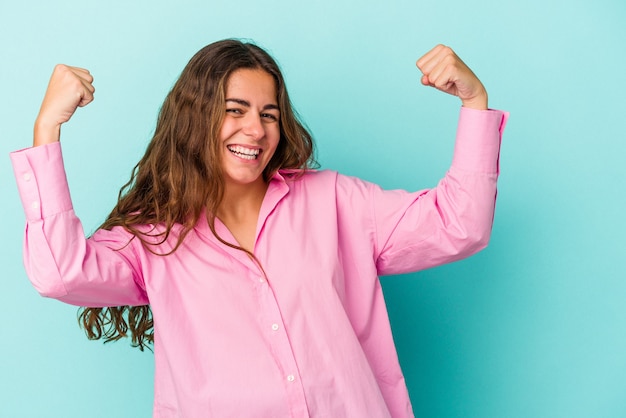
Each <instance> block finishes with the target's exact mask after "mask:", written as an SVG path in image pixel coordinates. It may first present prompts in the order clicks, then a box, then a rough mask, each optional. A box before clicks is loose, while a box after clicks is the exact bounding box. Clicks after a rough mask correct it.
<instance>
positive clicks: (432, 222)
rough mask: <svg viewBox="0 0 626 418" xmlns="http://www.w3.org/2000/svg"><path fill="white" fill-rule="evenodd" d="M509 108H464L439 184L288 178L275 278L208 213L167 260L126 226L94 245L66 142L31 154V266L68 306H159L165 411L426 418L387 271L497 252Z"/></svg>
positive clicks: (278, 190) (262, 228)
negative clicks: (406, 186) (388, 295)
mask: <svg viewBox="0 0 626 418" xmlns="http://www.w3.org/2000/svg"><path fill="white" fill-rule="evenodd" d="M507 116H508V115H507V114H506V113H503V112H500V111H492V110H490V111H476V110H471V109H462V110H461V115H460V120H459V129H458V133H457V142H456V146H455V153H454V158H453V163H452V166H451V168H450V170H449V172H448V173H447V174H446V176H445V178H444V179H443V180H441V182H440V183H439V185H438V186H437V187H436V188H434V189H432V190H424V191H419V192H415V193H408V192H405V191H400V190H395V191H383V190H381V189H380V188H379V187H378V186H376V185H374V184H370V183H367V182H364V181H361V180H359V179H356V178H351V177H346V176H342V175H340V174H337V173H335V172H331V171H319V172H310V173H307V174H305V175H304V176H303V177H302V178H300V179H298V180H292V179H290V177H289V176H288V175H287V174H286V173H282V174H277V175H275V176H274V177H273V178H272V180H271V182H270V185H269V188H268V190H267V194H266V196H265V200H264V202H263V205H262V208H261V212H260V215H259V220H258V225H257V231H256V243H255V248H254V253H255V255H256V257H257V258H258V259H259V260H260V262H261V264H262V265H263V268H264V269H265V273H266V274H264V273H263V271H262V270H261V269H260V268H259V267H258V266H257V265H255V263H253V262H252V261H251V260H250V259H249V258H248V256H247V255H246V254H245V253H243V252H241V251H237V250H234V249H232V248H230V247H227V246H224V245H223V244H221V243H220V242H219V241H218V240H217V239H216V238H215V237H214V236H213V235H212V234H211V232H210V230H209V228H208V225H207V222H206V219H204V220H202V221H201V222H199V223H198V225H197V226H196V227H195V229H194V230H193V231H192V232H191V233H190V234H189V235H188V237H187V238H186V239H185V241H184V243H183V245H182V246H181V247H180V248H179V249H178V250H177V251H176V252H175V253H173V254H172V255H168V256H165V257H163V256H157V255H154V254H152V253H150V252H149V251H147V250H146V249H145V248H143V247H142V245H141V244H140V242H139V241H138V240H132V241H130V245H126V244H127V243H128V242H129V239H130V238H131V236H130V235H129V234H128V233H127V232H126V231H124V230H123V229H122V228H119V227H118V228H114V229H113V230H112V231H105V230H99V231H97V232H96V233H95V234H94V236H93V237H91V238H90V239H85V236H84V232H83V228H82V226H81V223H80V221H79V219H78V218H77V217H76V215H75V214H74V211H73V209H72V202H71V200H70V194H69V190H68V186H67V181H66V177H65V171H64V167H63V161H62V156H61V147H60V145H59V144H58V143H56V144H51V145H47V146H42V147H37V148H31V149H27V150H23V151H18V152H15V153H13V154H11V158H12V161H13V165H14V170H15V175H16V178H17V182H18V187H19V191H20V195H21V198H22V202H23V205H24V209H25V212H26V218H27V225H26V237H25V244H24V245H25V247H24V261H25V266H26V270H27V273H28V276H29V277H30V279H31V281H32V283H33V285H34V286H35V288H36V289H37V290H38V291H39V292H40V293H41V294H42V295H44V296H48V297H53V298H57V299H59V300H61V301H64V302H67V303H71V304H76V305H83V306H107V305H139V304H147V303H150V305H151V307H152V310H153V315H154V328H155V342H154V356H155V362H156V363H155V398H154V416H155V417H160V418H174V417H176V418H182V417H184V418H200V417H203V418H204V417H220V418H224V417H237V418H242V417H254V418H262V417H267V418H269V417H271V418H276V417H316V418H322V417H333V418H337V417H398V418H400V417H411V416H413V412H412V409H411V404H410V401H409V396H408V393H407V388H406V385H405V381H404V377H403V375H402V371H401V370H400V366H399V363H398V358H397V355H396V350H395V346H394V343H393V339H392V335H391V329H390V325H389V320H388V317H387V310H386V307H385V301H384V299H383V294H382V292H381V286H380V283H379V279H378V276H380V275H388V274H398V273H406V272H412V271H416V270H420V269H425V268H428V267H433V266H436V265H440V264H443V263H447V262H451V261H454V260H458V259H460V258H463V257H466V256H468V255H470V254H472V253H475V252H476V251H478V250H480V249H482V248H483V247H485V245H486V244H487V241H488V239H489V235H490V231H491V225H492V220H493V215H494V203H495V196H496V178H497V174H498V155H499V148H500V139H501V134H502V131H503V129H504V125H505V122H506V119H507ZM216 228H217V231H218V233H219V234H220V235H221V236H222V237H223V238H225V239H226V240H229V241H231V242H234V238H233V237H232V235H231V234H230V233H229V231H228V229H227V228H226V227H225V226H224V225H223V224H222V223H220V222H219V221H218V222H217V224H216ZM174 241H175V237H171V239H170V240H169V242H167V243H165V244H163V246H162V250H161V251H163V252H166V251H169V250H170V249H171V246H172V244H173V243H174ZM113 250H118V251H113Z"/></svg>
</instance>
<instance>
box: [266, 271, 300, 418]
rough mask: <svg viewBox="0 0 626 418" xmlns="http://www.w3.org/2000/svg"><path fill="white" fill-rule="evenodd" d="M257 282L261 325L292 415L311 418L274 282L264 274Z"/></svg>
mask: <svg viewBox="0 0 626 418" xmlns="http://www.w3.org/2000/svg"><path fill="white" fill-rule="evenodd" d="M256 281H257V285H258V289H259V305H260V307H261V315H260V326H261V327H262V328H263V333H264V335H266V336H267V341H268V343H269V345H270V349H271V353H272V356H273V358H274V361H275V362H276V366H277V367H278V369H279V370H280V373H281V374H282V382H283V386H284V388H285V393H286V395H287V402H288V405H289V412H290V415H291V416H292V417H307V416H309V415H308V408H307V405H306V398H305V396H304V387H303V385H302V379H301V376H300V372H299V369H298V365H297V362H296V358H295V356H294V353H293V348H292V346H291V342H290V341H289V335H288V332H287V328H286V327H285V322H284V320H283V315H282V313H281V310H280V306H279V304H278V300H277V299H276V296H275V294H274V291H273V289H272V286H271V281H270V280H268V278H267V277H266V276H265V275H264V274H262V273H261V274H259V275H258V276H257V279H256Z"/></svg>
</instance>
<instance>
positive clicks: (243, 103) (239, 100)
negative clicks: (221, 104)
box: [226, 98, 280, 111]
mask: <svg viewBox="0 0 626 418" xmlns="http://www.w3.org/2000/svg"><path fill="white" fill-rule="evenodd" d="M226 102H233V103H237V104H239V105H241V106H245V107H250V102H248V101H247V100H243V99H234V98H233V99H226ZM268 109H276V110H278V111H280V108H279V107H278V105H275V104H266V105H265V106H263V109H262V110H268Z"/></svg>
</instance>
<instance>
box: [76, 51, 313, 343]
mask: <svg viewBox="0 0 626 418" xmlns="http://www.w3.org/2000/svg"><path fill="white" fill-rule="evenodd" d="M242 68H245V69H261V70H264V71H266V72H267V73H269V74H270V75H271V76H272V77H273V78H274V80H275V82H276V91H277V95H278V97H277V101H278V105H279V108H280V119H279V121H280V140H279V143H278V148H277V149H276V152H275V153H274V156H273V157H272V159H271V161H270V162H269V164H268V166H267V168H266V169H265V171H264V172H263V177H264V179H265V181H268V180H269V179H270V178H271V176H272V175H273V174H274V173H275V172H276V171H277V170H279V169H296V170H298V172H300V173H302V172H304V171H305V170H307V169H309V168H311V167H312V166H314V165H315V164H316V163H315V161H314V158H313V141H312V137H311V134H310V133H309V132H308V130H307V129H306V128H305V127H304V125H303V124H302V122H301V121H300V120H299V117H298V115H297V114H296V112H295V111H294V109H293V107H292V105H291V102H290V100H289V95H288V94H287V89H286V87H285V81H284V78H283V75H282V73H281V71H280V69H279V67H278V65H277V63H276V61H275V60H274V59H273V58H272V57H271V56H270V55H269V54H268V53H267V52H266V51H264V50H263V49H262V48H260V47H258V46H256V45H254V44H252V43H248V42H242V41H239V40H233V39H229V40H223V41H219V42H215V43H212V44H210V45H208V46H206V47H204V48H202V49H201V50H200V51H198V52H197V53H196V54H195V55H194V56H193V57H192V58H191V60H190V61H189V63H188V64H187V66H186V67H185V68H184V70H183V72H182V73H181V75H180V77H179V79H178V80H177V81H176V83H175V84H174V87H173V88H172V90H171V91H170V92H169V93H168V95H167V97H166V98H165V101H164V103H163V106H162V107H161V110H160V112H159V116H158V120H157V125H156V129H155V133H154V136H153V138H152V140H151V141H150V143H149V145H148V147H147V149H146V153H145V154H144V156H143V157H142V158H141V160H140V161H139V163H137V165H136V166H135V168H134V169H133V171H132V174H131V178H130V180H129V181H128V183H126V184H125V185H124V186H123V187H122V189H121V190H120V193H119V196H118V202H117V205H116V206H115V207H114V208H113V211H112V212H111V214H110V215H109V216H108V218H107V219H106V221H105V222H104V223H103V224H102V225H101V226H100V228H103V229H111V228H113V227H115V226H121V227H123V228H125V229H126V230H127V231H129V232H130V233H132V234H133V239H135V238H136V239H139V240H141V242H142V244H143V245H144V246H145V247H146V248H147V249H148V250H149V251H152V252H153V253H155V254H159V255H162V256H165V257H166V256H167V255H168V254H171V253H172V252H174V251H176V249H178V247H179V246H180V244H181V243H182V242H183V240H184V239H185V237H186V235H187V234H188V232H189V231H190V230H191V229H192V228H193V227H194V226H195V225H196V223H197V222H198V220H199V219H200V217H201V216H203V214H206V216H207V218H208V223H209V227H210V228H211V231H212V232H213V234H214V235H215V236H216V237H217V238H218V239H219V240H220V241H222V243H224V244H225V245H229V246H232V247H235V248H238V249H240V250H242V251H245V250H244V249H243V248H241V247H237V246H235V245H233V244H230V243H228V242H225V241H224V240H223V239H221V238H220V237H219V236H218V234H217V233H216V231H215V214H216V213H217V209H218V207H219V206H220V204H221V202H222V199H223V195H224V179H223V174H222V170H221V163H220V155H221V153H220V141H219V132H220V127H221V125H222V121H223V119H224V114H225V94H226V85H227V82H228V79H229V77H230V75H231V74H232V73H233V72H234V71H236V70H238V69H242ZM177 224H178V225H181V226H182V228H181V233H180V235H179V236H178V238H177V242H176V245H175V247H174V249H173V250H172V251H170V252H168V253H162V252H158V251H155V248H156V247H157V246H158V245H159V244H161V243H163V242H165V241H166V240H167V239H168V237H169V235H170V232H171V230H172V228H173V227H174V226H175V225H177ZM142 225H143V226H145V225H163V226H164V228H160V230H162V231H163V232H162V233H159V234H157V238H158V240H157V243H156V244H155V243H154V235H148V234H149V233H148V234H146V233H145V232H141V231H145V228H143V229H142V228H140V227H141V226H142ZM250 255H251V256H253V255H252V254H250ZM171 279H172V280H176V278H175V277H172V278H171ZM78 319H79V323H80V324H81V326H82V327H83V328H84V329H85V332H86V334H87V337H88V338H89V339H94V340H97V339H101V338H102V339H104V341H105V342H109V341H116V340H119V339H121V338H123V337H126V336H128V333H130V336H131V344H132V345H133V346H135V347H138V348H139V349H141V350H143V349H144V347H146V346H149V345H151V344H152V343H153V342H154V328H153V321H152V311H151V310H150V306H149V305H145V306H118V307H108V308H90V307H85V308H81V309H80V310H79V315H78Z"/></svg>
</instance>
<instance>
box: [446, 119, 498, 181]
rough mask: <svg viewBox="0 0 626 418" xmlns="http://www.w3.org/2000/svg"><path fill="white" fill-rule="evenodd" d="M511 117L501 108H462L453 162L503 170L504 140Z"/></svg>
mask: <svg viewBox="0 0 626 418" xmlns="http://www.w3.org/2000/svg"><path fill="white" fill-rule="evenodd" d="M508 118H509V113H508V112H503V111H500V110H493V109H489V110H476V109H470V108H466V107H462V108H461V114H460V115H459V125H458V129H457V135H456V144H455V146H454V158H453V159H452V166H453V167H456V168H459V169H462V170H466V171H474V172H484V173H499V171H500V164H499V162H500V143H501V141H502V133H503V132H504V128H505V126H506V122H507V120H508Z"/></svg>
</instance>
